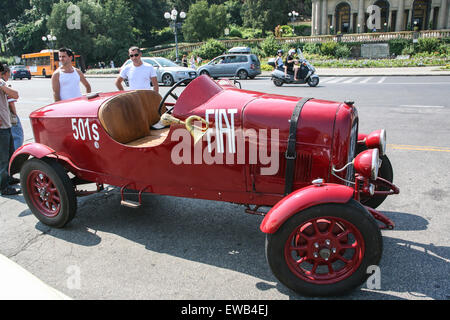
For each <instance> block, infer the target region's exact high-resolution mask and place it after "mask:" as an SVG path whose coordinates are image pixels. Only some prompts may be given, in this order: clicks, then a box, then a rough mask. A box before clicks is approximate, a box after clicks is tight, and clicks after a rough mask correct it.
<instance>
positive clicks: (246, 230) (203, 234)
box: [36, 189, 450, 300]
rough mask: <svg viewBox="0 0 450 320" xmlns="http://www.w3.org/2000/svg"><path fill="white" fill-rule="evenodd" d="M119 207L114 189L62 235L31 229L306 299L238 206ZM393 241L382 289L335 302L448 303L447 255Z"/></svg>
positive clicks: (171, 203)
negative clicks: (116, 245)
mask: <svg viewBox="0 0 450 320" xmlns="http://www.w3.org/2000/svg"><path fill="white" fill-rule="evenodd" d="M119 204H120V194H119V192H118V189H112V190H110V191H108V192H105V193H100V194H96V195H92V196H89V197H86V198H83V199H80V200H79V201H78V212H77V216H76V217H75V219H74V220H73V221H72V222H71V223H69V224H68V225H67V226H66V227H65V228H64V229H53V228H50V227H48V226H46V225H44V224H42V223H40V222H38V223H37V224H36V228H37V229H38V230H40V231H42V232H44V233H45V234H47V235H49V236H53V237H56V238H59V239H62V240H64V241H67V242H70V243H75V244H78V245H82V246H87V247H95V246H97V245H98V244H100V243H101V241H102V234H104V233H108V234H109V233H112V234H115V235H118V236H120V237H123V238H125V239H127V240H130V241H133V242H135V243H137V244H139V245H143V246H145V248H146V249H147V250H150V251H153V252H157V253H164V254H168V255H171V256H175V257H178V258H182V259H186V260H190V261H195V262H198V263H202V264H206V265H211V266H215V267H219V268H224V269H229V270H232V271H237V272H240V273H243V274H247V275H250V276H253V277H255V278H258V279H260V281H259V282H258V283H257V284H256V289H257V290H261V291H266V290H271V289H276V290H278V291H279V292H280V293H281V294H285V295H286V296H288V297H289V298H290V299H293V300H298V299H305V298H306V297H303V296H300V295H298V294H296V293H294V292H292V291H291V290H289V289H287V288H286V287H285V286H284V285H282V284H281V283H279V281H278V280H277V279H276V278H275V277H274V276H273V274H272V272H271V271H270V268H269V266H268V264H267V262H266V258H265V249H264V242H265V235H264V234H263V233H262V232H261V231H260V229H259V225H260V223H261V221H262V219H263V217H261V216H253V215H248V214H245V213H244V209H245V208H244V207H243V206H240V205H237V204H231V203H223V202H220V203H219V202H216V201H208V200H193V199H187V198H176V197H168V196H159V195H144V196H143V206H142V207H140V208H138V209H132V208H127V207H122V206H120V205H119ZM384 213H385V214H386V215H387V216H388V217H390V218H392V219H393V220H394V221H395V223H396V229H395V230H399V231H402V230H404V231H414V230H426V229H427V225H428V222H427V220H425V219H423V218H422V217H420V216H417V215H414V214H410V213H400V212H384ZM394 234H395V231H383V240H384V252H383V258H382V260H381V265H380V270H381V286H380V288H379V289H376V290H367V289H365V288H366V285H363V286H361V288H359V289H357V290H355V291H352V292H351V293H350V294H348V295H345V296H342V297H332V299H377V300H381V299H401V298H400V296H402V295H403V294H404V293H408V294H410V295H412V296H414V297H416V296H417V297H418V299H421V298H433V299H449V295H450V292H449V291H448V288H450V282H449V280H448V279H447V278H448V274H450V269H449V266H450V264H449V261H450V248H449V247H445V246H444V247H442V246H434V245H433V244H429V245H424V244H421V243H416V242H412V241H405V240H402V239H396V238H394V237H392V236H391V235H394ZM116 254H117V253H116ZM308 299H309V298H308Z"/></svg>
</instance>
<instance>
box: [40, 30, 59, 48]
mask: <svg viewBox="0 0 450 320" xmlns="http://www.w3.org/2000/svg"><path fill="white" fill-rule="evenodd" d="M41 39H42V41H44V42H45V43H48V46H49V48H50V49H52V50H53V46H54V42H55V41H56V37H55V36H52V35H51V34H48V35H47V36H42V38H41Z"/></svg>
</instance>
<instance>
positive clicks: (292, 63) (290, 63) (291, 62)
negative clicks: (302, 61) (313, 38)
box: [284, 49, 299, 81]
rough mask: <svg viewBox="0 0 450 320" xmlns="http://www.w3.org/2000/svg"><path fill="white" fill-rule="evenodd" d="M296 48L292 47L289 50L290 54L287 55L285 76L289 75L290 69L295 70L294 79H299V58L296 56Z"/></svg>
mask: <svg viewBox="0 0 450 320" xmlns="http://www.w3.org/2000/svg"><path fill="white" fill-rule="evenodd" d="M294 54H295V49H290V50H289V51H288V56H287V57H286V62H285V66H284V76H285V77H286V78H287V77H288V74H287V73H288V71H294V81H298V79H297V73H298V69H299V65H298V60H296V59H295V57H294Z"/></svg>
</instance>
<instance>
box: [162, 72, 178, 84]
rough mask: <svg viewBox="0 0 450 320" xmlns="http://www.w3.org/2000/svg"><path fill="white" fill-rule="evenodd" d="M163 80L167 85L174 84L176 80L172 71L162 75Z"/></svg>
mask: <svg viewBox="0 0 450 320" xmlns="http://www.w3.org/2000/svg"><path fill="white" fill-rule="evenodd" d="M162 82H163V83H164V85H165V86H169V87H170V86H172V85H173V84H174V82H175V81H174V80H173V77H172V75H171V74H170V73H165V74H163V76H162Z"/></svg>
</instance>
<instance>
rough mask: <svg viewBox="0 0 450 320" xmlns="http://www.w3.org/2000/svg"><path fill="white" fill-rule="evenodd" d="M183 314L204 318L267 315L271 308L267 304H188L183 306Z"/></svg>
mask: <svg viewBox="0 0 450 320" xmlns="http://www.w3.org/2000/svg"><path fill="white" fill-rule="evenodd" d="M181 315H183V316H202V318H204V317H205V316H206V317H209V318H214V317H216V316H220V317H221V318H222V317H224V316H259V317H267V316H268V315H269V308H268V306H267V305H265V304H226V305H225V306H223V307H217V306H195V305H191V304H189V305H187V306H184V307H182V308H181Z"/></svg>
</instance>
